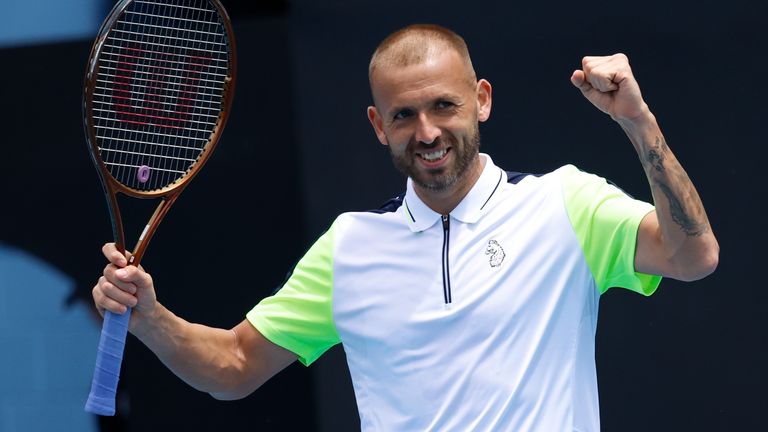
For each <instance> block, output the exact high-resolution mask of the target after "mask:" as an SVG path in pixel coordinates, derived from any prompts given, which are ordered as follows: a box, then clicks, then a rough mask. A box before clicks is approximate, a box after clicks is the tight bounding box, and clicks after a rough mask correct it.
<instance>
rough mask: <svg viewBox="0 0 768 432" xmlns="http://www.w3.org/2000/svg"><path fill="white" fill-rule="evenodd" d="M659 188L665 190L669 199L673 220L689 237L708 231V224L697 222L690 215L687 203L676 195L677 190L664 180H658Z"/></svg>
mask: <svg viewBox="0 0 768 432" xmlns="http://www.w3.org/2000/svg"><path fill="white" fill-rule="evenodd" d="M656 184H658V185H659V188H660V189H661V190H662V192H664V195H666V196H667V199H668V200H669V213H670V215H672V220H673V221H675V223H676V224H677V225H679V226H680V229H682V230H683V232H684V233H685V234H687V235H688V236H689V237H699V236H701V235H702V234H704V233H705V232H706V229H707V225H706V224H704V223H701V222H697V221H696V220H695V219H694V218H693V217H691V216H690V215H688V213H687V212H686V211H685V205H683V202H682V201H681V200H680V199H679V198H678V197H677V195H675V192H674V191H673V190H672V188H670V187H669V186H668V185H666V184H664V183H662V182H658V181H657V182H656Z"/></svg>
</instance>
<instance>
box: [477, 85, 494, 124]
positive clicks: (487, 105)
mask: <svg viewBox="0 0 768 432" xmlns="http://www.w3.org/2000/svg"><path fill="white" fill-rule="evenodd" d="M492 96H493V89H492V88H491V83H489V82H488V81H487V80H485V79H481V80H479V81H478V82H477V120H478V121H481V122H484V121H486V120H488V118H489V117H490V116H491V103H492V100H493V97H492Z"/></svg>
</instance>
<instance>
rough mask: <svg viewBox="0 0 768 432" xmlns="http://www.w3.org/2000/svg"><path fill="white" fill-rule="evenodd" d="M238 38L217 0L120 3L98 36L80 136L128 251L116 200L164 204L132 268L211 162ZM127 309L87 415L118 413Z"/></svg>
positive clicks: (115, 321) (113, 325) (104, 339)
mask: <svg viewBox="0 0 768 432" xmlns="http://www.w3.org/2000/svg"><path fill="white" fill-rule="evenodd" d="M235 62H236V54H235V40H234V36H233V32H232V25H231V23H230V20H229V16H228V15H227V13H226V11H225V10H224V7H223V6H222V5H221V3H220V2H219V0H121V1H119V2H118V3H117V4H116V5H115V7H114V8H113V9H112V11H111V12H110V14H109V16H108V17H107V19H106V20H105V21H104V23H103V24H102V26H101V29H100V30H99V35H98V37H97V39H96V41H95V43H94V45H93V48H92V50H91V55H90V58H89V63H88V68H87V71H86V75H85V91H84V95H83V118H84V125H85V134H86V137H87V141H88V146H89V148H90V151H91V158H92V159H93V162H94V164H95V165H96V169H97V171H98V172H99V174H100V178H101V184H102V186H103V189H104V193H105V195H106V198H107V207H108V208H109V213H110V216H111V221H112V232H113V235H114V240H115V244H116V245H117V247H118V249H119V250H121V251H123V252H124V251H125V236H124V234H123V222H122V219H121V217H120V209H119V207H118V201H117V196H118V194H123V195H126V196H128V197H133V198H154V199H158V198H159V199H160V202H159V204H158V206H157V208H156V209H155V211H154V214H152V216H151V217H150V219H149V222H148V223H147V225H146V227H145V228H144V230H143V232H142V233H141V235H140V236H139V239H138V242H137V243H136V246H135V247H134V249H133V252H132V255H131V257H130V259H129V265H136V266H138V265H139V262H140V261H141V258H142V256H143V255H144V252H145V251H146V248H147V244H148V243H149V240H150V239H151V238H152V235H153V234H154V232H155V230H156V229H157V227H158V225H159V224H160V221H161V220H162V219H163V217H164V216H165V215H166V213H167V212H168V210H169V209H170V207H171V206H172V205H173V203H174V202H175V201H176V199H177V198H178V197H179V194H180V193H181V192H182V191H183V190H184V188H185V187H186V186H187V185H188V184H189V181H190V180H192V178H193V177H194V176H195V175H196V174H197V173H198V171H200V169H201V168H202V166H203V164H204V163H205V161H206V160H207V159H208V158H209V157H210V155H211V153H212V151H213V149H214V146H215V145H216V142H217V141H218V139H219V137H220V136H221V132H222V130H223V128H224V124H225V122H226V120H227V116H228V115H229V111H230V106H231V103H232V96H233V91H234V85H235ZM130 315H131V310H130V309H129V310H128V311H127V312H126V313H124V314H122V315H118V314H114V313H111V312H109V311H107V312H105V314H104V324H103V327H102V330H101V338H100V340H99V347H98V352H97V357H96V367H95V371H94V376H93V381H92V383H91V393H90V395H89V396H88V401H87V402H86V404H85V410H86V411H88V412H91V413H94V414H99V415H114V414H115V395H116V392H117V383H118V380H119V376H120V366H121V363H122V357H123V349H124V347H125V338H126V334H127V332H128V323H129V320H130Z"/></svg>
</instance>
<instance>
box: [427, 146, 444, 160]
mask: <svg viewBox="0 0 768 432" xmlns="http://www.w3.org/2000/svg"><path fill="white" fill-rule="evenodd" d="M443 156H445V149H442V150H438V151H434V152H432V153H422V154H421V157H422V158H424V159H426V160H428V161H430V162H433V161H436V160H438V159H441V158H442V157H443Z"/></svg>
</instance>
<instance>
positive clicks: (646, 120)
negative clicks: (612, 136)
mask: <svg viewBox="0 0 768 432" xmlns="http://www.w3.org/2000/svg"><path fill="white" fill-rule="evenodd" d="M614 120H615V121H616V122H617V123H618V124H619V125H620V126H621V127H622V128H623V129H624V130H626V131H639V130H643V129H647V128H649V127H656V117H655V116H654V115H653V113H652V112H651V109H650V108H648V104H646V103H645V102H643V104H642V106H641V107H640V109H639V110H638V113H637V115H634V116H632V117H615V118H614Z"/></svg>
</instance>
